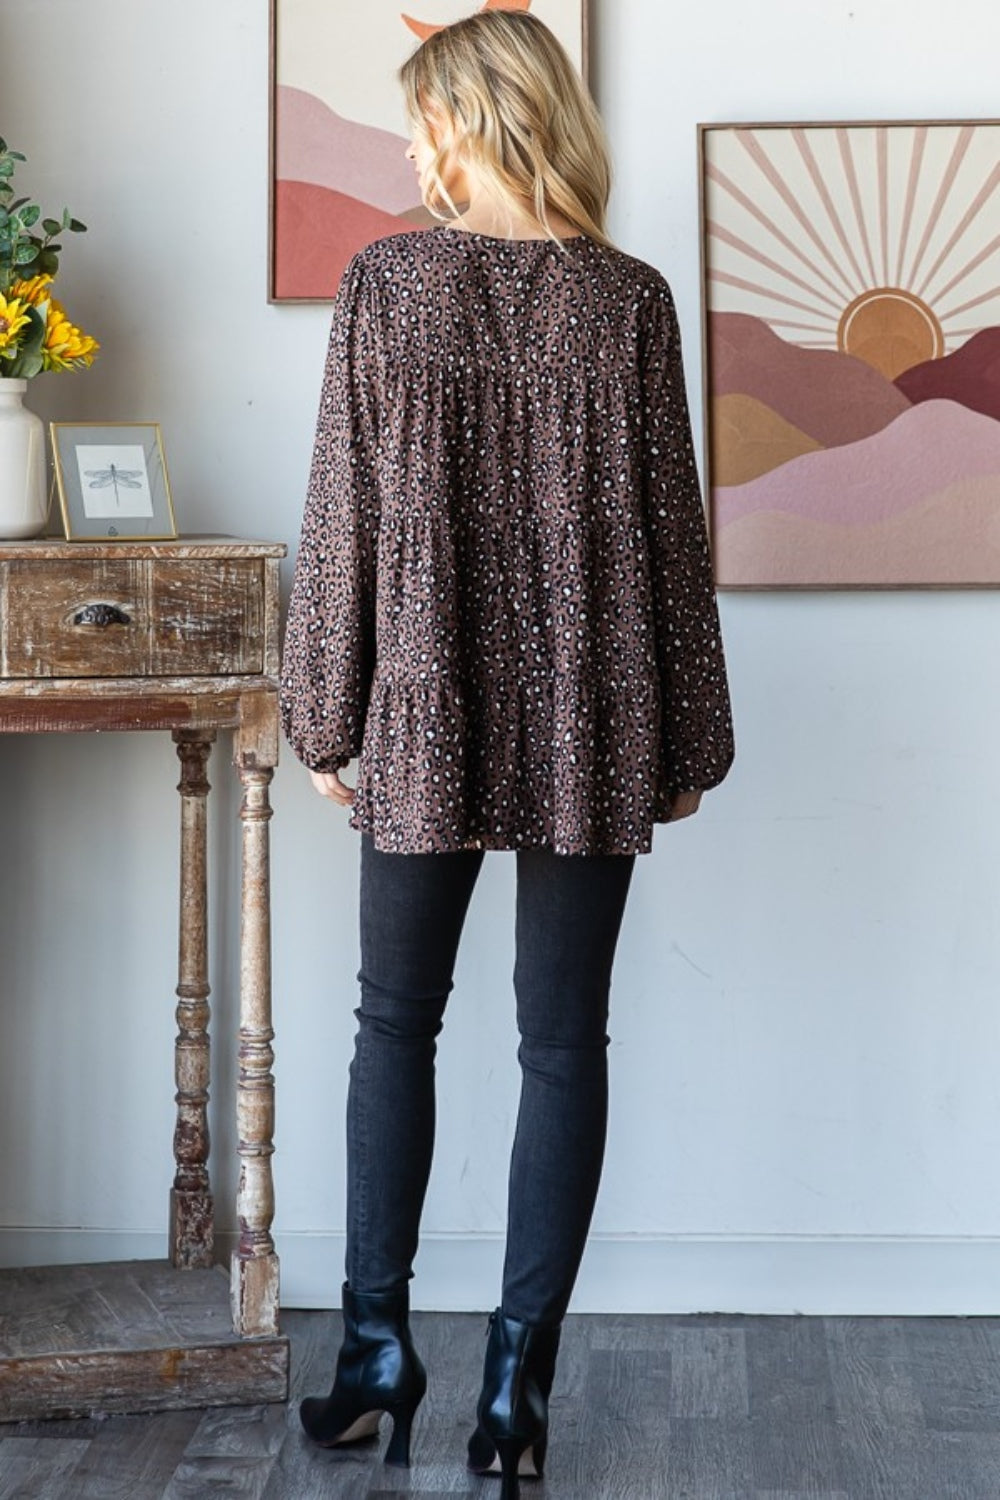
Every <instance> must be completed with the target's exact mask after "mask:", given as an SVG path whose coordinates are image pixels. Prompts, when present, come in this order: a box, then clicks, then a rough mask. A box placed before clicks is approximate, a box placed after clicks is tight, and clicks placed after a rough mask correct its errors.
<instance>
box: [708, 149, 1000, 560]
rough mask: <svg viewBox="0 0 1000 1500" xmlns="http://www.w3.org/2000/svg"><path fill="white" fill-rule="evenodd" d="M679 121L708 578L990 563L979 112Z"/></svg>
mask: <svg viewBox="0 0 1000 1500" xmlns="http://www.w3.org/2000/svg"><path fill="white" fill-rule="evenodd" d="M699 138H700V148H701V163H702V234H703V267H704V278H705V296H704V309H705V342H706V402H705V412H706V448H707V474H708V485H707V487H708V492H709V510H710V517H711V525H712V539H713V548H714V555H715V566H716V577H717V579H718V582H719V584H720V586H724V587H725V586H727V587H736V588H738V587H758V588H759V587H815V588H832V587H869V588H879V587H882V588H889V587H919V586H933V585H939V586H940V585H949V586H963V585H964V586H973V585H990V584H997V583H1000V122H981V123H968V122H966V123H963V122H952V121H949V122H942V123H933V124H919V123H905V124H844V125H837V124H830V125H705V126H701V127H700V128H699Z"/></svg>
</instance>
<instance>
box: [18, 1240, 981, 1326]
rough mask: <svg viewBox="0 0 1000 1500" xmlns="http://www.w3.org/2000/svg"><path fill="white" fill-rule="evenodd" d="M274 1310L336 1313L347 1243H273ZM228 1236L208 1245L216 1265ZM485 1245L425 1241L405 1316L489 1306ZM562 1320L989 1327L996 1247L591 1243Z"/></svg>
mask: <svg viewBox="0 0 1000 1500" xmlns="http://www.w3.org/2000/svg"><path fill="white" fill-rule="evenodd" d="M276 1239H277V1248H278V1254H279V1256H280V1258H281V1302H282V1306H283V1307H339V1305H340V1287H341V1283H342V1281H343V1265H344V1237H343V1235H339V1234H306V1233H289V1234H279V1235H277V1237H276ZM234 1243H235V1236H234V1235H232V1234H221V1235H219V1236H218V1250H219V1258H220V1260H222V1261H225V1260H226V1259H227V1258H228V1255H229V1253H230V1251H231V1249H232V1248H233V1245H234ZM165 1255H166V1235H165V1234H164V1233H158V1232H155V1231H141V1230H135V1231H127V1232H123V1231H119V1230H101V1229H38V1228H35V1229H0V1267H5V1266H29V1265H67V1264H71V1263H73V1262H76V1261H100V1260H133V1259H145V1258H149V1259H162V1258H163V1257H164V1256H165ZM502 1260H503V1244H502V1241H501V1239H500V1237H499V1236H496V1235H459V1234H456V1235H428V1236H426V1237H425V1238H424V1240H423V1242H422V1244H421V1249H420V1255H419V1258H418V1261H417V1265H416V1268H415V1269H416V1276H415V1278H414V1281H413V1284H412V1302H413V1306H414V1307H415V1308H422V1309H433V1310H438V1311H442V1312H467V1311H484V1310H488V1309H489V1308H492V1307H494V1306H495V1305H496V1303H497V1301H498V1300H499V1286H500V1270H501V1265H502ZM571 1311H573V1312H636V1313H652V1312H673V1313H691V1312H736V1313H771V1314H775V1313H778V1314H787V1313H809V1314H812V1315H817V1314H828V1315H830V1316H837V1315H839V1316H863V1315H881V1316H885V1317H889V1316H894V1317H906V1316H939V1317H949V1316H950V1317H966V1316H970V1317H971V1316H980V1317H984V1316H996V1315H997V1314H1000V1239H992V1238H987V1237H981V1238H971V1237H970V1238H965V1239H956V1238H947V1237H945V1236H940V1237H931V1236H921V1237H917V1236H913V1237H902V1236H900V1237H890V1236H885V1237H881V1238H877V1237H861V1236H841V1237H827V1238H812V1237H807V1236H801V1237H793V1236H780V1237H767V1236H741V1237H737V1236H733V1237H726V1236H717V1237H705V1236H696V1235H687V1236H682V1235H677V1236H669V1237H668V1236H665V1235H656V1236H654V1235H650V1236H613V1235H595V1236H593V1237H592V1238H591V1240H590V1243H589V1245H588V1247H587V1253H586V1255H585V1257H584V1262H583V1267H582V1269H581V1272H580V1278H579V1281H578V1283H577V1288H576V1293H575V1295H574V1298H573V1304H572V1308H571Z"/></svg>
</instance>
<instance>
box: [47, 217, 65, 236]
mask: <svg viewBox="0 0 1000 1500" xmlns="http://www.w3.org/2000/svg"><path fill="white" fill-rule="evenodd" d="M42 228H43V229H44V230H45V233H46V234H58V233H59V231H60V229H61V228H62V225H61V224H60V222H59V220H58V219H43V220H42Z"/></svg>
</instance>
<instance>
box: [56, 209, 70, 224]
mask: <svg viewBox="0 0 1000 1500" xmlns="http://www.w3.org/2000/svg"><path fill="white" fill-rule="evenodd" d="M71 218H72V215H71V214H70V211H69V209H68V208H64V209H63V215H62V224H61V225H60V226H59V227H60V228H61V229H68V228H69V221H70V219H71Z"/></svg>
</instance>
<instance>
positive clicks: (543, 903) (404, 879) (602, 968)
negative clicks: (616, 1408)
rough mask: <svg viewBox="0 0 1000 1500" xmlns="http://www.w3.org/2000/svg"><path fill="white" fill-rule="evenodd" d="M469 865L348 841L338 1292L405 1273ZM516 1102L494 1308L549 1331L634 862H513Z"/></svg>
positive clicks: (476, 862) (583, 1164) (597, 1085)
mask: <svg viewBox="0 0 1000 1500" xmlns="http://www.w3.org/2000/svg"><path fill="white" fill-rule="evenodd" d="M483 852H484V851H483V850H481V849H479V850H461V851H459V852H456V853H451V854H392V853H385V852H382V851H380V850H377V849H376V848H375V844H374V840H373V838H372V836H371V835H370V834H362V835H361V969H360V972H359V974H358V979H359V980H360V983H361V1005H360V1008H359V1009H358V1010H357V1011H356V1012H355V1014H356V1015H357V1018H358V1021H359V1027H358V1033H357V1038H356V1042H355V1053H354V1059H353V1061H352V1063H351V1068H350V1085H349V1088H348V1098H347V1280H348V1284H349V1285H350V1287H351V1288H352V1290H354V1291H356V1292H388V1291H398V1290H402V1289H403V1288H404V1287H405V1286H406V1285H407V1283H408V1281H409V1278H410V1276H411V1275H412V1269H411V1268H412V1264H413V1259H414V1256H415V1255H416V1251H417V1237H418V1233H419V1228H420V1214H421V1210H422V1209H423V1204H424V1196H425V1192H426V1188H427V1179H428V1176H429V1173H430V1167H431V1154H432V1151H433V1147H434V1058H435V1052H436V1040H435V1039H436V1037H437V1036H438V1034H439V1032H440V1031H441V1027H442V1024H443V1017H444V1009H445V1003H446V1001H447V998H448V995H449V993H450V991H451V988H452V984H453V974H454V968H455V960H456V957H457V954H458V944H459V939H460V937H461V934H462V926H463V924H464V922H465V914H466V911H467V910H468V905H469V900H470V898H471V896H472V891H473V887H474V886H475V883H476V878H477V876H478V875H479V871H480V868H481V866H482V861H483ZM516 859H517V914H516V927H515V932H516V959H515V964H514V991H515V995H516V999H517V1024H518V1030H519V1032H520V1038H521V1041H520V1046H519V1049H518V1060H519V1062H520V1065H521V1099H520V1105H519V1109H518V1116H517V1128H516V1131H515V1135H514V1145H513V1151H512V1154H511V1163H510V1181H509V1191H508V1203H507V1245H506V1256H505V1260H504V1271H503V1291H502V1297H501V1306H502V1308H503V1311H504V1313H506V1315H507V1316H508V1317H512V1318H520V1319H523V1320H525V1321H527V1322H529V1323H553V1322H559V1321H560V1320H561V1319H562V1317H563V1316H564V1314H565V1312H566V1308H567V1305H568V1303H569V1299H570V1294H571V1292H572V1290H573V1285H574V1282H575V1280H576V1275H577V1271H578V1269H579V1265H580V1260H581V1257H582V1255H583V1249H584V1244H585V1242H586V1238H587V1232H588V1229H589V1227H590V1220H591V1216H592V1214H593V1208H594V1200H595V1198H596V1196H597V1188H598V1184H599V1182H600V1176H601V1166H602V1163H603V1160H604V1143H605V1136H606V1131H607V1101H608V1074H607V1048H608V1040H609V1039H608V1034H607V1023H608V994H609V990H610V985H611V969H612V964H613V961H614V954H615V947H616V944H617V941H618V933H619V930H620V927H621V921H622V916H623V914H624V910H625V901H626V897H627V895H628V888H629V883H630V881H631V877H632V870H633V867H634V863H635V855H632V854H609V855H579V854H569V855H566V854H553V853H552V851H551V850H548V849H523V850H518V851H517V854H516Z"/></svg>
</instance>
